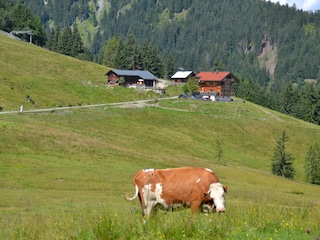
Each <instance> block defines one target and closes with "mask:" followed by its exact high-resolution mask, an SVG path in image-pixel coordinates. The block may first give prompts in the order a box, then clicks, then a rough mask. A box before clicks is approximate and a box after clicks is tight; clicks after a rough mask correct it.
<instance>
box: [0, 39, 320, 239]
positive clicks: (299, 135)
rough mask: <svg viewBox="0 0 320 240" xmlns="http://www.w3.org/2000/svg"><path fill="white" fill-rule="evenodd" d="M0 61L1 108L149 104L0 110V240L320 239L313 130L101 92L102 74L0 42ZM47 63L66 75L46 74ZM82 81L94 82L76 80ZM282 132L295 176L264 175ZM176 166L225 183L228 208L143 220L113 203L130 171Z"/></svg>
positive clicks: (119, 200) (127, 188)
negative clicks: (207, 171) (310, 172)
mask: <svg viewBox="0 0 320 240" xmlns="http://www.w3.org/2000/svg"><path fill="white" fill-rule="evenodd" d="M9 48H10V49H11V50H6V49H9ZM12 49H21V51H20V55H18V53H17V52H19V51H17V52H14V53H12ZM22 52H23V53H25V54H22ZM27 53H28V54H27ZM34 53H36V54H34ZM0 55H1V58H0V70H1V74H3V75H1V76H0V86H1V93H0V107H2V110H3V111H10V110H15V109H17V108H18V107H19V106H20V105H21V104H24V105H25V104H26V103H25V100H24V97H25V95H26V94H29V95H30V96H31V98H33V99H35V100H34V101H35V104H37V106H38V107H39V108H40V107H52V106H68V105H73V106H74V105H84V104H86V103H93V104H97V103H108V102H116V101H129V100H138V99H143V98H149V99H150V98H154V99H155V100H154V101H153V102H150V103H147V104H146V105H145V106H144V107H137V108H133V107H132V106H129V105H124V106H118V107H113V106H103V107H92V108H86V109H73V108H69V109H61V110H59V109H58V108H57V109H56V110H54V111H51V112H39V113H27V112H25V113H14V114H9V115H6V114H0V131H1V134H0V189H1V195H0V239H299V240H300V239H319V237H320V200H319V199H320V187H319V186H315V185H311V184H307V183H306V182H305V181H304V170H303V164H304V159H305V156H306V153H307V150H308V148H309V147H310V146H311V145H313V144H314V143H315V141H318V140H319V138H320V127H319V126H317V125H314V124H310V123H306V122H303V121H300V120H297V119H294V118H291V117H289V116H285V115H283V114H280V113H277V112H274V111H271V110H269V109H266V108H263V107H260V106H257V105H255V104H252V103H250V102H243V101H241V100H240V99H238V100H239V101H235V102H231V103H223V102H207V101H193V100H191V99H170V100H163V99H160V97H159V96H157V95H153V94H151V93H141V92H136V91H134V90H132V89H122V88H113V89H109V88H106V86H105V85H104V84H105V83H104V81H105V79H104V78H105V77H104V74H105V72H106V71H107V68H105V67H102V66H99V65H96V64H93V63H87V62H82V61H78V60H75V59H72V58H69V57H65V56H61V55H58V54H55V53H51V52H49V51H47V50H44V49H41V48H38V47H35V46H32V45H30V44H27V43H22V42H18V41H13V40H11V39H7V38H5V37H3V36H1V35H0ZM15 55H16V56H15ZM34 55H37V56H34ZM3 56H5V57H4V58H3ZM39 56H40V57H41V56H42V58H43V60H42V61H37V59H38V58H39ZM20 59H25V60H24V61H27V59H29V60H30V61H31V62H32V63H30V64H29V67H27V66H25V65H24V61H22V60H21V61H20ZM46 59H51V60H50V61H47V60H46ZM35 61H37V63H35ZM69 61H70V64H69V65H68V62H69ZM58 62H61V65H59V66H62V65H66V66H70V68H69V67H68V68H67V67H66V68H62V69H61V70H60V69H59V67H51V68H50V67H49V66H48V65H49V63H54V64H57V63H58ZM33 65H34V66H33ZM76 65H78V66H82V67H76ZM55 66H57V65H55ZM72 66H75V67H72ZM13 69H14V70H13ZM19 69H20V70H19ZM81 69H86V70H84V71H82V70H81ZM78 71H80V73H78ZM99 71H100V73H99ZM40 79H41V80H40ZM88 79H91V80H92V82H94V83H96V85H95V86H92V85H91V84H89V85H88V84H83V81H86V80H88ZM53 80H54V81H53ZM53 82H54V84H55V85H54V86H53V85H51V84H53ZM27 90H29V91H27ZM177 91H179V89H168V91H167V94H169V95H170V94H174V93H176V92H177ZM57 93H59V94H57ZM15 96H16V97H15ZM35 104H32V103H30V105H25V109H35V108H36V106H35ZM283 130H285V131H286V134H287V135H288V137H289V140H288V142H287V151H288V152H289V153H291V154H292V156H293V157H295V158H296V160H295V163H294V167H295V169H296V176H295V179H294V180H288V179H285V178H282V177H276V176H273V175H272V174H271V173H270V172H271V171H270V168H271V160H270V159H271V157H272V155H273V151H274V148H275V146H276V143H277V140H278V139H279V138H280V137H281V134H282V131H283ZM218 142H219V143H220V144H221V149H222V158H221V159H220V161H218V159H217V150H218ZM187 165H188V166H203V167H208V168H211V169H212V170H214V171H215V172H216V173H217V175H218V176H219V177H220V181H221V182H222V183H223V184H224V185H227V186H228V193H227V196H226V201H227V205H226V206H227V211H226V212H225V213H224V214H216V213H213V214H210V215H208V216H207V215H204V214H198V215H195V216H191V213H190V210H188V209H186V210H182V211H176V212H164V211H160V210H159V212H158V214H157V215H155V216H152V217H151V218H150V219H149V220H148V221H147V222H146V223H144V221H143V219H142V217H141V208H140V206H139V202H138V200H135V201H133V202H127V201H125V200H124V197H123V196H124V193H128V194H132V193H133V191H134V188H133V186H132V177H133V175H134V174H135V172H136V171H138V170H140V169H144V168H167V167H180V166H187Z"/></svg>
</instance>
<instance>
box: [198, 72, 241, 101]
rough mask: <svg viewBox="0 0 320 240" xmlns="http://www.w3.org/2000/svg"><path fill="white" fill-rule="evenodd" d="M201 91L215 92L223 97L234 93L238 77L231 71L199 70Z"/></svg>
mask: <svg viewBox="0 0 320 240" xmlns="http://www.w3.org/2000/svg"><path fill="white" fill-rule="evenodd" d="M196 78H197V79H198V81H199V92H215V93H217V94H218V96H221V97H231V96H233V95H234V86H233V85H234V83H235V82H237V81H238V79H237V78H236V77H235V76H234V75H233V74H232V73H231V72H220V71H215V72H199V73H198V74H197V75H196Z"/></svg>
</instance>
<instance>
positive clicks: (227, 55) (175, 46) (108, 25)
mask: <svg viewBox="0 0 320 240" xmlns="http://www.w3.org/2000/svg"><path fill="white" fill-rule="evenodd" d="M44 2H46V4H45V3H42V4H38V3H39V0H31V1H25V4H27V5H28V6H29V7H31V8H32V9H33V10H34V11H36V12H38V13H39V15H40V16H41V19H42V21H43V22H44V23H45V24H46V25H47V28H48V26H54V25H57V24H59V25H60V26H61V27H65V26H70V25H72V24H74V23H77V24H78V25H81V26H82V27H79V28H80V29H81V30H82V34H83V33H84V32H87V34H85V35H86V36H88V37H87V39H85V41H87V42H88V44H90V46H91V49H92V51H93V53H94V54H99V53H101V51H102V49H103V46H104V44H105V42H106V41H107V40H108V39H110V38H111V37H112V36H114V35H118V36H124V37H126V36H127V35H128V33H129V32H132V33H133V34H134V36H135V37H136V38H137V40H138V41H139V42H140V43H141V44H142V43H143V42H144V41H148V42H150V43H151V44H153V45H154V46H156V47H157V48H158V49H159V50H160V52H161V54H162V56H163V57H164V58H166V57H167V56H168V54H169V53H172V54H173V55H174V59H175V62H176V67H180V66H183V67H184V68H185V69H188V70H189V69H190V70H193V71H195V72H197V71H210V70H212V69H213V67H214V65H219V66H220V67H221V68H223V69H225V70H230V71H233V72H235V73H237V74H238V76H244V77H248V76H249V77H251V78H253V79H254V80H256V81H258V82H259V83H260V84H261V85H267V84H270V83H274V88H275V89H276V90H279V91H280V90H281V87H282V86H284V85H285V84H286V83H287V82H298V83H300V82H301V81H303V80H304V79H317V78H319V75H320V73H319V69H318V64H319V56H318V52H319V50H320V41H319V40H320V36H319V34H320V29H319V26H320V12H317V13H310V12H303V11H301V10H297V9H295V8H294V7H288V6H280V5H279V4H273V3H270V2H267V1H262V0H242V1H239V0H223V1H222V0H218V1H212V0H211V1H200V0H188V1H185V0H161V1H149V0H139V1H136V0H104V1H102V0H100V1H98V0H95V1H90V2H87V1H62V0H55V1H52V0H48V1H44ZM36 3H37V4H36ZM89 33H90V34H91V35H90V34H89ZM93 34H94V35H93ZM273 79H276V81H272V80H273Z"/></svg>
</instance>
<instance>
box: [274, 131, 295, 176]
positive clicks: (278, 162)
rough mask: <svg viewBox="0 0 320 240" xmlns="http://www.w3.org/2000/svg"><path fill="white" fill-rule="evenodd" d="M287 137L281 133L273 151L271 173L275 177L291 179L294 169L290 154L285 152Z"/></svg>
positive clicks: (284, 133)
mask: <svg viewBox="0 0 320 240" xmlns="http://www.w3.org/2000/svg"><path fill="white" fill-rule="evenodd" d="M287 141H288V137H287V135H286V132H285V131H283V132H282V136H281V138H280V139H279V140H278V143H277V146H276V148H275V150H274V155H273V157H272V159H271V161H272V173H273V174H274V175H277V176H283V177H285V178H290V179H293V177H294V175H295V169H294V167H293V161H294V158H293V157H292V156H291V154H289V153H287V152H286V142H287Z"/></svg>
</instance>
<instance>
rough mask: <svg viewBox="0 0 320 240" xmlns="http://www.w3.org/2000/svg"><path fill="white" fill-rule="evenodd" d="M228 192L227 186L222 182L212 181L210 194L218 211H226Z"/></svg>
mask: <svg viewBox="0 0 320 240" xmlns="http://www.w3.org/2000/svg"><path fill="white" fill-rule="evenodd" d="M226 192H227V187H224V186H222V184H221V183H212V184H211V185H210V189H209V194H210V197H211V198H212V199H213V203H214V206H215V208H216V211H217V212H224V211H225V210H226V207H225V202H226V200H225V193H226Z"/></svg>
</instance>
